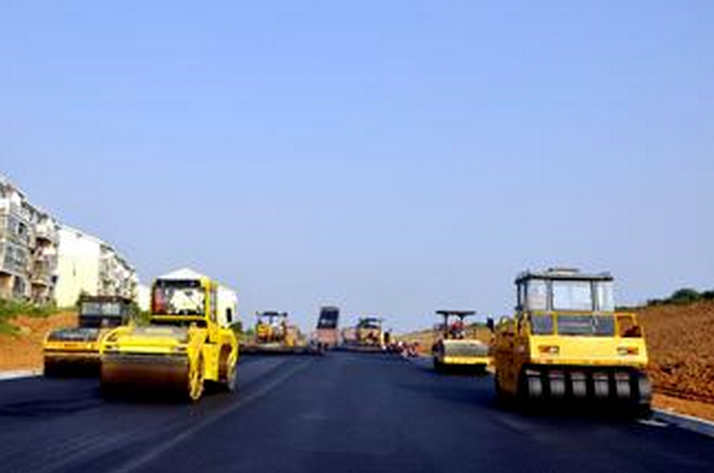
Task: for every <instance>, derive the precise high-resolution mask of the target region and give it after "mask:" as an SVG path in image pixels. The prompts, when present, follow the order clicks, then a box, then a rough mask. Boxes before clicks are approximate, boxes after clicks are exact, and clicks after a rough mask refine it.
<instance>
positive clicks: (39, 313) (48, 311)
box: [0, 299, 55, 333]
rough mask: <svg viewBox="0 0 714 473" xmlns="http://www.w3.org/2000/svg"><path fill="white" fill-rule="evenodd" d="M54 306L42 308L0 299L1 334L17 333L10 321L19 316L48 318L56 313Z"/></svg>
mask: <svg viewBox="0 0 714 473" xmlns="http://www.w3.org/2000/svg"><path fill="white" fill-rule="evenodd" d="M54 309H55V308H54V306H49V305H47V306H41V305H35V304H30V303H28V302H23V301H14V300H5V299H0V333H15V332H16V331H17V329H16V328H15V326H14V325H12V324H10V320H11V319H13V318H15V317H17V316H18V315H26V316H28V317H48V316H49V315H52V314H53V313H54Z"/></svg>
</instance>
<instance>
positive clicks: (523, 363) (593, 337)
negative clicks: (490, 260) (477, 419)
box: [493, 268, 652, 413]
mask: <svg viewBox="0 0 714 473" xmlns="http://www.w3.org/2000/svg"><path fill="white" fill-rule="evenodd" d="M515 283H516V288H517V307H516V314H515V317H513V318H502V319H501V320H500V321H499V323H498V325H497V326H496V327H495V338H494V344H493V355H494V365H495V376H494V378H495V387H496V392H497V394H498V396H499V397H500V398H501V399H504V400H515V401H517V402H519V403H521V404H525V405H528V404H532V403H533V402H535V401H541V400H557V401H561V400H593V401H596V402H599V401H606V400H609V401H617V402H619V403H623V404H625V405H627V406H628V408H632V409H634V410H635V411H636V412H640V413H643V412H648V411H649V406H650V402H651V397H652V387H651V384H650V381H649V378H648V377H647V374H646V372H645V368H646V367H647V362H648V358H647V347H646V344H645V336H644V332H643V330H642V327H641V326H640V325H639V324H638V322H637V318H636V315H635V314H633V313H629V312H618V311H616V310H615V299H614V296H613V286H614V278H613V277H612V276H611V275H610V274H609V273H600V274H586V273H583V272H580V271H579V270H577V269H567V268H566V269H563V268H554V269H549V270H547V271H542V272H530V271H526V272H524V273H521V274H520V275H519V276H518V277H517V278H516V281H515Z"/></svg>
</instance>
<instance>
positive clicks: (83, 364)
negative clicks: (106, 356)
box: [43, 296, 135, 376]
mask: <svg viewBox="0 0 714 473" xmlns="http://www.w3.org/2000/svg"><path fill="white" fill-rule="evenodd" d="M78 306H79V314H78V325H77V326H76V327H64V328H59V329H56V330H53V331H51V332H50V333H48V334H47V337H46V338H45V342H44V346H43V355H44V368H45V369H44V373H45V376H62V375H74V374H93V375H96V374H97V373H98V371H99V347H100V344H101V342H102V339H103V338H104V337H105V336H106V335H107V334H108V333H109V332H110V331H111V329H113V328H115V327H118V326H120V325H125V324H127V323H128V322H129V321H130V320H131V318H132V316H133V315H135V314H134V305H133V304H132V301H131V300H129V299H126V298H123V297H117V296H82V297H81V298H80V300H79V304H78Z"/></svg>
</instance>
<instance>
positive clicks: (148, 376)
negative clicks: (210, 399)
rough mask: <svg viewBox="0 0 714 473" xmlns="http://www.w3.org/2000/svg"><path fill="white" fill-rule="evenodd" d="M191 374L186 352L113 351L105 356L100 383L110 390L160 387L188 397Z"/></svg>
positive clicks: (149, 390) (148, 391)
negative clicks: (131, 353)
mask: <svg viewBox="0 0 714 473" xmlns="http://www.w3.org/2000/svg"><path fill="white" fill-rule="evenodd" d="M190 374H191V370H190V363H189V360H188V358H187V357H186V356H156V355H111V356H105V357H104V358H103V359H102V368H101V387H102V390H103V391H105V392H106V393H108V394H113V393H115V392H118V391H121V392H130V391H131V392H144V393H154V392H157V391H160V392H162V393H169V394H174V395H178V396H181V397H188V396H189V394H190V391H191V390H190ZM139 390H141V391H139Z"/></svg>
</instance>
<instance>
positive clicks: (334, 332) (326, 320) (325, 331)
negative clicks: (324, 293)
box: [316, 306, 340, 350]
mask: <svg viewBox="0 0 714 473" xmlns="http://www.w3.org/2000/svg"><path fill="white" fill-rule="evenodd" d="M339 320H340V309H339V308H338V307H334V306H325V307H322V308H320V316H319V318H318V320H317V333H316V343H317V347H318V349H319V350H325V349H329V348H335V347H336V346H337V345H338V344H339V343H340V334H339V328H338V325H339Z"/></svg>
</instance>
